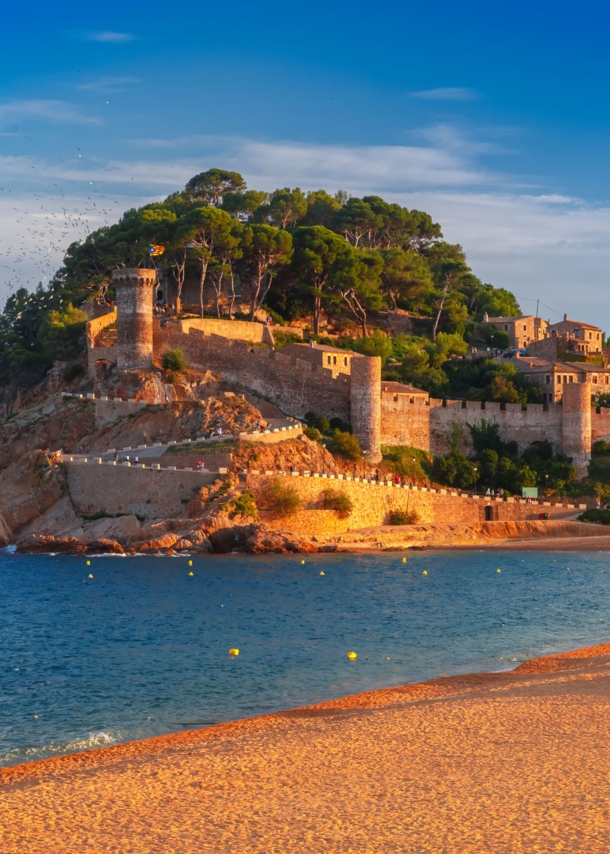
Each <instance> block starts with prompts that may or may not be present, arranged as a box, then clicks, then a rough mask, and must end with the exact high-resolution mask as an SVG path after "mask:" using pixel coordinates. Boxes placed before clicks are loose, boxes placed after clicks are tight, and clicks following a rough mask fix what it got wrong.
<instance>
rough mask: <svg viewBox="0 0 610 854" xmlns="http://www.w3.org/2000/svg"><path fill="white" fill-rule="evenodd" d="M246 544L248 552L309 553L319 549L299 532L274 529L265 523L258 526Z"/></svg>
mask: <svg viewBox="0 0 610 854" xmlns="http://www.w3.org/2000/svg"><path fill="white" fill-rule="evenodd" d="M245 545H246V551H247V552H248V554H269V553H273V554H287V553H294V554H308V553H310V552H316V551H318V549H317V548H316V547H315V546H314V544H313V543H312V542H311V541H310V540H307V539H305V538H304V537H300V536H299V535H298V534H293V533H290V532H287V531H274V530H272V529H271V528H267V527H266V526H265V525H258V526H256V528H255V530H254V531H253V532H252V534H251V535H250V537H249V538H248V539H247V541H246V544H245Z"/></svg>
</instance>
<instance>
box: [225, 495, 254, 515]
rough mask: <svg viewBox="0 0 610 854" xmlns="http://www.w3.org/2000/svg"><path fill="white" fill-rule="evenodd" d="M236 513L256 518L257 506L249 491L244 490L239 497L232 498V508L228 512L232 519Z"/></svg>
mask: <svg viewBox="0 0 610 854" xmlns="http://www.w3.org/2000/svg"><path fill="white" fill-rule="evenodd" d="M238 514H241V515H242V516H251V517H252V518H253V519H258V508H257V506H256V499H255V498H254V495H252V493H251V492H244V493H243V495H240V496H239V498H235V499H234V500H233V510H232V511H231V513H230V514H229V515H230V517H231V519H233V518H234V517H235V516H237V515H238Z"/></svg>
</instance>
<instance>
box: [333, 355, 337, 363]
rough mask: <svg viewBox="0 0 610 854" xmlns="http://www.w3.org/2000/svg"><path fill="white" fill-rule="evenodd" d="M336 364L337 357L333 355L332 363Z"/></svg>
mask: <svg viewBox="0 0 610 854" xmlns="http://www.w3.org/2000/svg"><path fill="white" fill-rule="evenodd" d="M336 364H337V357H336V356H333V365H336Z"/></svg>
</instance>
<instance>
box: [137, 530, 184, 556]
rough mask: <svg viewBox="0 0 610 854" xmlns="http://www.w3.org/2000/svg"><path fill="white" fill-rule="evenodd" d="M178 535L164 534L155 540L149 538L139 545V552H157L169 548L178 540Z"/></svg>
mask: <svg viewBox="0 0 610 854" xmlns="http://www.w3.org/2000/svg"><path fill="white" fill-rule="evenodd" d="M179 539H180V537H179V536H178V535H177V534H165V536H163V537H159V538H158V539H156V540H149V541H148V542H146V543H144V544H143V545H141V546H140V548H139V550H140V551H141V552H158V551H161V550H164V549H171V548H173V547H174V546H175V544H176V543H177V542H178V540H179Z"/></svg>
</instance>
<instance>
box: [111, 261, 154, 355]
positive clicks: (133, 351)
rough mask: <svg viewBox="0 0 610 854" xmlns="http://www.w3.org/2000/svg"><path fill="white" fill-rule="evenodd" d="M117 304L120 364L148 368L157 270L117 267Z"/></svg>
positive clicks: (151, 348)
mask: <svg viewBox="0 0 610 854" xmlns="http://www.w3.org/2000/svg"><path fill="white" fill-rule="evenodd" d="M112 280H113V282H114V284H115V286H116V305H117V336H116V338H117V341H116V343H117V367H118V369H119V370H120V371H146V370H150V368H152V365H153V297H154V291H155V285H156V282H157V271H156V270H145V269H141V268H140V267H134V268H130V269H125V270H114V272H113V273H112Z"/></svg>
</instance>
